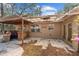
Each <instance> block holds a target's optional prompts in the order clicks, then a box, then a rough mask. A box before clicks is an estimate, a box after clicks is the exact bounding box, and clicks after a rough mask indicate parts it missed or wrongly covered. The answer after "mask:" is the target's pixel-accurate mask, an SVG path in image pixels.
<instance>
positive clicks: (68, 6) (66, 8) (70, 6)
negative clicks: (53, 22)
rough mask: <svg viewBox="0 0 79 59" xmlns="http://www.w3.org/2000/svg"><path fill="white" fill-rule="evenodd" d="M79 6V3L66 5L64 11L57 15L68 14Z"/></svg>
mask: <svg viewBox="0 0 79 59" xmlns="http://www.w3.org/2000/svg"><path fill="white" fill-rule="evenodd" d="M78 5H79V3H65V4H64V8H63V10H59V11H58V12H57V14H63V13H66V12H68V11H69V10H71V9H73V8H74V7H76V6H78Z"/></svg>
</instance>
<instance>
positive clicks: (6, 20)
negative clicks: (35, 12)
mask: <svg viewBox="0 0 79 59" xmlns="http://www.w3.org/2000/svg"><path fill="white" fill-rule="evenodd" d="M0 23H2V24H13V25H20V26H21V31H19V32H18V36H19V37H18V39H21V41H22V44H23V40H24V39H25V37H24V35H25V34H26V33H24V26H25V25H28V24H31V23H32V22H31V21H29V20H27V19H24V18H23V16H9V17H3V18H0ZM15 30H16V29H15ZM28 30H29V29H28ZM28 30H27V31H28ZM3 31H4V30H3ZM16 31H18V29H17V30H16ZM27 34H29V33H27ZM10 35H11V33H8V34H7V35H4V37H9V38H8V40H10ZM5 40H6V39H5Z"/></svg>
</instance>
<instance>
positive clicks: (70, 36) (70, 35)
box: [68, 23, 72, 42]
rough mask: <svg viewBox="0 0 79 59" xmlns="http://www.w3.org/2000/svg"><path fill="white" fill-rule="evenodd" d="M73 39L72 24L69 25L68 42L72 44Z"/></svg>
mask: <svg viewBox="0 0 79 59" xmlns="http://www.w3.org/2000/svg"><path fill="white" fill-rule="evenodd" d="M71 38H72V24H71V23H70V24H68V41H70V42H71Z"/></svg>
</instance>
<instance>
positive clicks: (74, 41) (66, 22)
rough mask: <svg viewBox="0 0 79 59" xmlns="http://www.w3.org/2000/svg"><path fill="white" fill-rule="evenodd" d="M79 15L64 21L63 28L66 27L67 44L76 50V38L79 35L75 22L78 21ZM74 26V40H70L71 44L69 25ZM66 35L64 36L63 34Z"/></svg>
mask: <svg viewBox="0 0 79 59" xmlns="http://www.w3.org/2000/svg"><path fill="white" fill-rule="evenodd" d="M78 17H79V15H76V16H71V17H69V18H67V19H66V20H64V22H63V26H64V25H65V40H66V41H67V43H69V44H71V45H72V46H73V48H74V49H75V50H78V42H77V41H76V40H74V39H75V37H76V36H77V35H78V25H77V24H76V22H75V20H78ZM70 23H71V24H72V38H71V39H70V40H71V42H69V41H68V36H69V35H68V24H70ZM63 35H64V34H63Z"/></svg>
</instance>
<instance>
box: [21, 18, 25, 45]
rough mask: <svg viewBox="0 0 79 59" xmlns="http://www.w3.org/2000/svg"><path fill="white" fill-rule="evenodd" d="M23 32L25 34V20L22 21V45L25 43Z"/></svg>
mask: <svg viewBox="0 0 79 59" xmlns="http://www.w3.org/2000/svg"><path fill="white" fill-rule="evenodd" d="M23 32H24V20H23V19H22V36H21V37H22V38H21V39H22V45H23V43H24V38H23Z"/></svg>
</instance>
